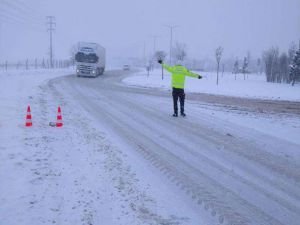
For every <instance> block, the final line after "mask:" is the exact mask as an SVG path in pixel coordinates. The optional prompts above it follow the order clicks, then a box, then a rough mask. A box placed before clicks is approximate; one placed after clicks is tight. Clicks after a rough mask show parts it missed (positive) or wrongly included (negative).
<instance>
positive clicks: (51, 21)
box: [47, 16, 56, 68]
mask: <svg viewBox="0 0 300 225" xmlns="http://www.w3.org/2000/svg"><path fill="white" fill-rule="evenodd" d="M47 25H48V28H47V31H48V32H49V34H50V67H51V68H53V44H52V41H53V40H52V39H53V37H52V33H53V31H55V27H56V22H55V17H54V16H47Z"/></svg>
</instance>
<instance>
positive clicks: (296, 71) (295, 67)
mask: <svg viewBox="0 0 300 225" xmlns="http://www.w3.org/2000/svg"><path fill="white" fill-rule="evenodd" d="M290 77H291V78H290V79H291V82H292V86H294V84H295V82H296V80H300V44H299V50H298V51H296V54H295V56H294V59H293V62H292V64H291V67H290Z"/></svg>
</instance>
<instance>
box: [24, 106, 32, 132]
mask: <svg viewBox="0 0 300 225" xmlns="http://www.w3.org/2000/svg"><path fill="white" fill-rule="evenodd" d="M25 126H26V127H31V126H32V120H31V110H30V106H28V107H27V114H26V122H25Z"/></svg>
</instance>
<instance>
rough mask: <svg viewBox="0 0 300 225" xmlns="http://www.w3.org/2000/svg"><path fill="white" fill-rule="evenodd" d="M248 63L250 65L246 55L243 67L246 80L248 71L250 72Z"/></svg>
mask: <svg viewBox="0 0 300 225" xmlns="http://www.w3.org/2000/svg"><path fill="white" fill-rule="evenodd" d="M248 65H249V62H248V57H244V62H243V68H242V72H243V74H244V80H246V73H248V70H247V69H248Z"/></svg>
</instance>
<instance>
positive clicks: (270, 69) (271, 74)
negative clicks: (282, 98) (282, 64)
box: [263, 47, 279, 82]
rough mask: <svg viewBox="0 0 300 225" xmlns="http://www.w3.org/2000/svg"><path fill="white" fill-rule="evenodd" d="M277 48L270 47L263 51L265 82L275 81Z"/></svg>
mask: <svg viewBox="0 0 300 225" xmlns="http://www.w3.org/2000/svg"><path fill="white" fill-rule="evenodd" d="M278 55H279V50H278V48H275V47H272V48H270V49H269V50H267V51H265V52H264V53H263V59H264V62H265V71H266V77H267V82H275V77H276V73H277V70H278Z"/></svg>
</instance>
